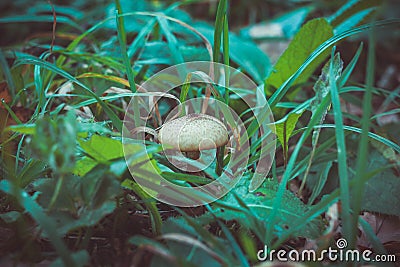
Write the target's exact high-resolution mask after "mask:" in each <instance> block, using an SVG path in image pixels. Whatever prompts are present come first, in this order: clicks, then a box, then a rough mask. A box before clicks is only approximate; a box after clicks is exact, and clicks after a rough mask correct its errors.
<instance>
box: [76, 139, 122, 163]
mask: <svg viewBox="0 0 400 267" xmlns="http://www.w3.org/2000/svg"><path fill="white" fill-rule="evenodd" d="M78 142H79V145H80V146H81V148H82V149H83V150H84V151H85V152H86V153H87V154H89V155H90V156H91V157H92V158H93V159H95V160H96V161H98V162H102V163H105V162H107V161H109V160H111V159H116V158H121V157H123V156H124V153H123V149H122V143H121V141H120V140H116V139H112V138H110V137H107V136H101V135H97V134H94V135H92V136H91V137H90V139H89V140H87V141H86V140H84V139H80V140H78Z"/></svg>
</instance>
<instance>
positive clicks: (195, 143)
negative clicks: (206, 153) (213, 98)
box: [158, 113, 228, 152]
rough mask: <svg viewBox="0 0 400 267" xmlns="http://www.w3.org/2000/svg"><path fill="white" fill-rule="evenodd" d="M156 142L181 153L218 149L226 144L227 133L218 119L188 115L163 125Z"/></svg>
mask: <svg viewBox="0 0 400 267" xmlns="http://www.w3.org/2000/svg"><path fill="white" fill-rule="evenodd" d="M158 140H160V142H161V143H162V144H164V145H170V146H173V147H174V148H176V149H179V150H180V151H181V152H192V151H199V150H200V149H201V150H207V149H212V148H216V147H220V146H223V145H225V144H226V143H228V131H227V130H226V127H225V125H224V124H223V123H222V122H221V121H219V120H218V119H216V118H214V117H212V116H209V115H205V114H194V113H193V114H189V115H186V116H183V117H180V118H177V119H175V120H172V121H169V122H167V123H165V124H164V125H163V126H162V128H161V129H160V131H159V133H158Z"/></svg>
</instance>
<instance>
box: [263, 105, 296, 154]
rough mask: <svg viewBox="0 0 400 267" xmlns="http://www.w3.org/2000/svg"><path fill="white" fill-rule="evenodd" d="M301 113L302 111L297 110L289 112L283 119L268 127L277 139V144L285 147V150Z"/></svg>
mask: <svg viewBox="0 0 400 267" xmlns="http://www.w3.org/2000/svg"><path fill="white" fill-rule="evenodd" d="M303 112H304V109H302V110H298V111H296V112H291V113H289V114H288V115H287V116H285V117H284V118H283V119H281V120H279V121H277V122H275V123H274V124H273V125H268V126H269V128H270V129H271V131H272V132H273V133H274V134H276V136H277V137H278V140H279V142H281V144H282V147H283V146H285V147H286V148H285V149H286V150H287V148H288V142H289V138H290V136H291V135H292V132H293V130H294V128H295V126H296V123H297V121H298V120H299V118H300V116H301V115H302V114H303Z"/></svg>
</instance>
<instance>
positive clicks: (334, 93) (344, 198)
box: [329, 47, 353, 247]
mask: <svg viewBox="0 0 400 267" xmlns="http://www.w3.org/2000/svg"><path fill="white" fill-rule="evenodd" d="M334 52H335V47H334V48H333V49H332V55H331V66H330V71H329V81H330V82H329V84H330V93H331V98H332V107H333V115H334V119H335V126H336V127H335V132H336V145H337V155H338V169H339V181H340V200H341V202H342V212H341V216H342V223H343V230H344V236H345V238H347V240H350V239H351V237H352V236H353V232H352V228H351V211H350V192H349V177H348V173H347V170H348V168H347V154H346V142H345V136H344V129H343V128H344V127H343V115H342V110H341V106H340V98H339V92H338V89H337V84H336V81H335V77H334V75H335V74H334V72H333V60H334V56H335V54H334ZM351 247H352V246H351Z"/></svg>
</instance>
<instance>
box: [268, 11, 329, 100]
mask: <svg viewBox="0 0 400 267" xmlns="http://www.w3.org/2000/svg"><path fill="white" fill-rule="evenodd" d="M332 36H333V29H332V27H331V26H330V25H329V23H328V22H327V21H326V20H325V19H323V18H318V19H313V20H311V21H309V22H307V23H306V24H305V25H304V26H303V27H301V29H300V30H299V32H298V33H297V34H296V35H295V36H294V38H293V40H292V42H291V43H290V44H289V46H288V48H287V49H286V50H285V52H284V53H283V54H282V56H281V57H280V58H279V59H278V61H277V62H276V64H275V66H274V67H273V71H272V72H271V73H270V75H269V77H268V78H267V79H266V81H265V89H266V90H267V92H270V91H271V87H274V88H279V87H280V86H281V85H282V84H283V83H284V82H285V81H286V80H287V79H289V77H290V76H292V75H293V74H294V73H295V72H296V71H297V69H298V68H299V67H300V66H301V65H302V64H303V62H304V61H305V60H306V59H307V58H308V56H310V54H311V53H312V52H313V51H314V50H315V49H316V48H317V47H318V46H319V45H321V44H322V43H323V42H324V41H326V40H328V39H329V38H330V37H332ZM328 55H329V50H328V49H327V50H326V51H325V52H323V53H321V54H320V55H319V56H318V57H317V58H316V59H315V60H314V61H313V62H312V63H310V64H309V66H308V67H307V68H306V69H305V70H304V71H303V72H302V73H301V75H300V76H299V77H298V78H297V79H296V80H295V81H294V83H293V84H292V86H293V85H296V84H301V83H304V82H305V81H307V80H308V78H309V77H310V76H311V75H312V73H313V72H314V70H315V69H316V68H317V67H318V66H319V64H321V62H322V61H323V60H324V59H325V58H326V57H327V56H328ZM292 95H294V93H293V92H292V93H291V94H289V99H290V98H291V97H290V96H292Z"/></svg>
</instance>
